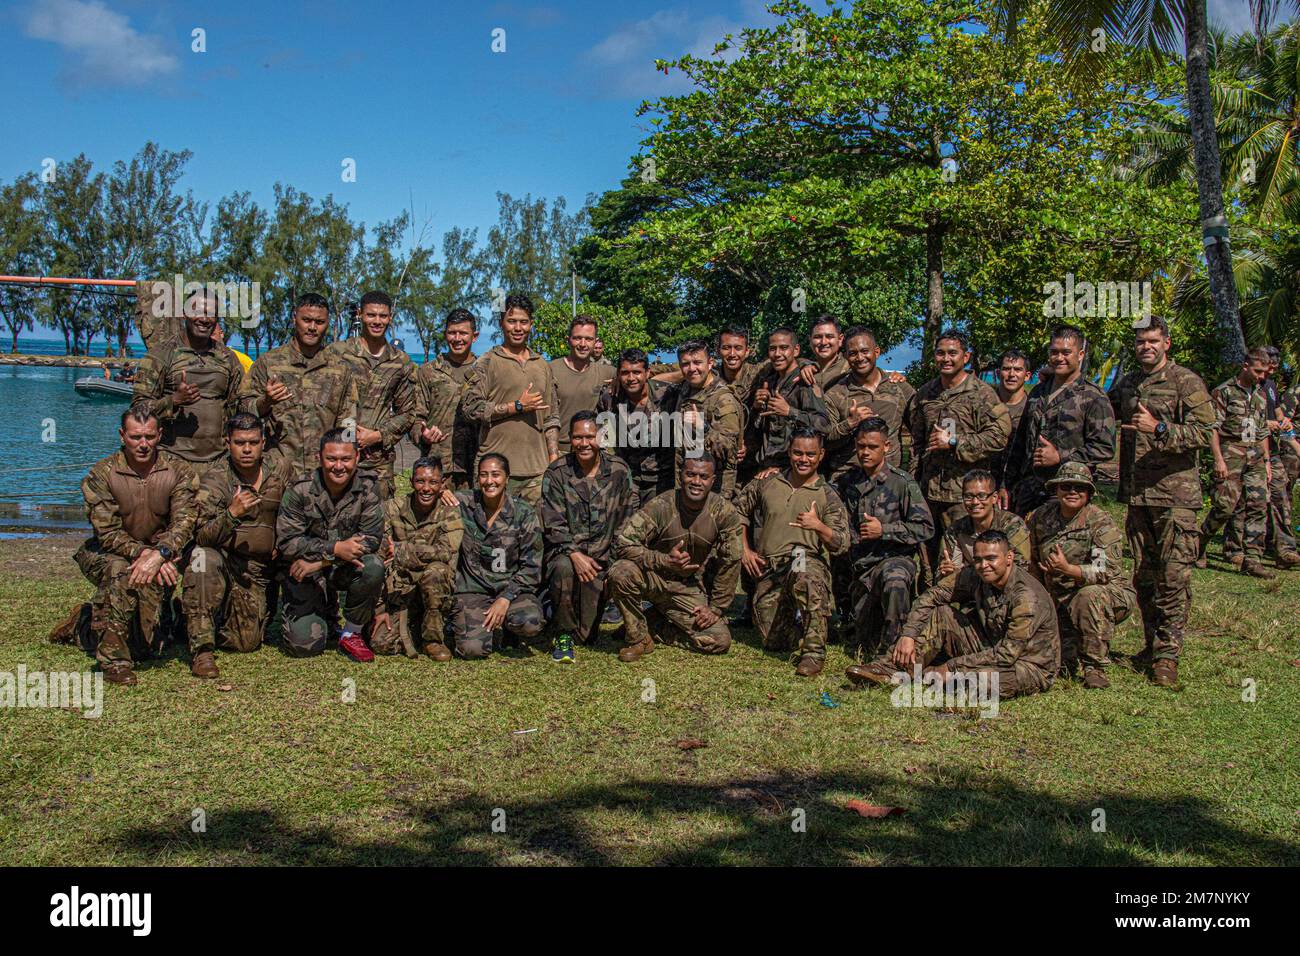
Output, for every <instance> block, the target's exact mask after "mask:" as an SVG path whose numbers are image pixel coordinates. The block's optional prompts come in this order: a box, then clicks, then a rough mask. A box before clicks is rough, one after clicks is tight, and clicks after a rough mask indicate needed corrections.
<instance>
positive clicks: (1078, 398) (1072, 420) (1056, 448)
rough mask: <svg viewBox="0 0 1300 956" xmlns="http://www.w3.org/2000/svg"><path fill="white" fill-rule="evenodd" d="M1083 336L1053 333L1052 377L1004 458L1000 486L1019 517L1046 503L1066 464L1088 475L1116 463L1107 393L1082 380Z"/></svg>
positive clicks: (1072, 331) (1032, 398) (1065, 330)
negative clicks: (1079, 467)
mask: <svg viewBox="0 0 1300 956" xmlns="http://www.w3.org/2000/svg"><path fill="white" fill-rule="evenodd" d="M1085 348H1086V346H1085V342H1084V337H1083V333H1082V332H1080V331H1079V330H1078V329H1076V328H1074V327H1073V326H1069V325H1063V326H1059V327H1057V328H1056V329H1054V330H1053V331H1052V339H1051V343H1050V344H1049V345H1048V350H1047V356H1048V357H1047V364H1048V365H1049V366H1050V367H1051V368H1052V371H1053V373H1054V374H1053V376H1052V377H1051V378H1044V379H1043V380H1042V381H1041V382H1039V383H1038V385H1036V386H1035V387H1034V390H1033V391H1032V392H1030V393H1029V398H1028V399H1027V400H1026V402H1025V410H1024V413H1023V414H1022V415H1021V417H1020V426H1019V428H1018V429H1017V430H1016V433H1015V437H1014V438H1012V440H1011V448H1010V450H1009V451H1008V452H1007V459H1006V470H1005V474H1004V475H1003V486H1004V487H1005V488H1007V489H1008V490H1009V491H1010V493H1011V500H1012V510H1013V511H1015V513H1016V514H1018V515H1021V516H1024V515H1027V514H1029V512H1030V511H1032V510H1034V509H1035V508H1037V507H1038V506H1039V505H1040V504H1042V503H1043V502H1044V501H1046V500H1047V496H1048V491H1047V484H1046V483H1047V482H1048V481H1050V480H1051V479H1052V478H1053V477H1054V476H1055V475H1056V472H1057V470H1058V469H1060V467H1061V466H1062V465H1063V464H1065V463H1066V462H1071V461H1078V462H1082V463H1083V464H1084V465H1086V466H1087V467H1088V471H1089V473H1092V472H1093V471H1094V470H1095V469H1096V468H1097V466H1098V465H1103V464H1108V463H1109V462H1110V461H1111V459H1113V458H1114V457H1115V413H1114V412H1113V411H1111V407H1110V401H1109V400H1108V399H1107V398H1106V393H1105V392H1103V391H1102V390H1101V389H1100V388H1098V387H1097V386H1096V385H1094V384H1093V383H1092V382H1090V381H1089V380H1088V379H1086V378H1085V377H1084V376H1083V372H1082V364H1083V356H1084V351H1085Z"/></svg>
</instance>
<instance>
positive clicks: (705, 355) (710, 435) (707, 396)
mask: <svg viewBox="0 0 1300 956" xmlns="http://www.w3.org/2000/svg"><path fill="white" fill-rule="evenodd" d="M677 361H678V363H679V364H680V365H681V367H682V375H683V377H684V381H683V382H682V384H681V385H678V386H676V387H675V388H674V389H673V394H672V397H671V399H670V405H671V408H672V410H673V411H676V412H678V413H680V415H681V420H682V430H683V443H682V444H683V447H681V448H679V449H677V455H676V482H675V484H676V485H677V487H681V483H682V480H683V479H682V476H683V474H684V465H685V463H686V462H687V461H688V460H690V456H691V455H694V454H697V453H698V452H699V451H700V450H701V439H702V442H703V444H702V448H703V451H704V452H706V453H707V454H708V455H709V456H710V457H711V458H712V459H713V460H714V461H715V462H716V463H717V470H716V474H715V476H714V487H713V490H714V491H716V492H717V493H718V494H720V495H721V496H722V497H723V498H725V499H727V500H728V501H730V500H731V499H732V498H734V497H735V495H736V456H737V454H738V450H739V447H740V429H741V422H742V412H741V409H740V404H739V403H738V402H737V401H736V397H735V395H734V394H733V393H732V391H731V389H729V388H728V387H727V386H726V385H725V384H723V382H722V380H721V379H719V378H718V377H717V375H715V374H714V373H713V372H712V371H710V370H709V349H708V346H706V345H705V344H704V343H703V342H686V343H685V344H683V345H682V346H681V347H680V348H679V349H678V350H677ZM692 439H694V441H693V442H692Z"/></svg>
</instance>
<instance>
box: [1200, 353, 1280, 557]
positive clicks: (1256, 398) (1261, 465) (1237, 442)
mask: <svg viewBox="0 0 1300 956" xmlns="http://www.w3.org/2000/svg"><path fill="white" fill-rule="evenodd" d="M1267 372H1268V354H1267V353H1266V352H1265V351H1264V350H1263V349H1251V350H1250V352H1249V353H1247V355H1246V358H1245V361H1243V362H1242V364H1241V370H1240V371H1239V372H1238V373H1237V375H1236V376H1235V377H1233V378H1230V379H1228V380H1227V381H1226V382H1224V383H1222V384H1221V385H1219V386H1218V387H1217V388H1215V389H1214V391H1212V392H1211V393H1210V401H1211V402H1212V403H1213V406H1214V414H1215V427H1214V431H1212V432H1211V433H1210V451H1211V452H1212V453H1213V455H1214V490H1213V492H1212V493H1211V507H1210V513H1209V514H1208V515H1206V516H1205V522H1204V523H1203V524H1202V525H1201V540H1200V548H1199V550H1198V552H1197V564H1198V565H1202V564H1203V563H1204V560H1205V549H1206V547H1207V545H1208V544H1209V542H1210V539H1211V538H1212V537H1214V535H1215V534H1217V533H1218V531H1219V529H1220V528H1222V527H1223V526H1224V525H1225V524H1226V523H1227V522H1228V519H1229V518H1231V517H1232V512H1233V509H1234V508H1236V506H1237V501H1238V500H1239V499H1240V498H1241V497H1242V496H1243V495H1244V496H1245V499H1246V510H1245V515H1244V519H1245V520H1244V525H1243V529H1244V534H1243V542H1244V546H1245V559H1244V560H1243V562H1242V565H1241V570H1242V571H1243V572H1244V573H1246V574H1249V575H1252V576H1254V577H1257V578H1264V579H1266V580H1268V579H1272V577H1273V573H1272V572H1271V571H1269V570H1268V569H1267V568H1265V567H1264V566H1263V565H1262V564H1261V563H1260V559H1261V558H1263V556H1264V537H1265V535H1266V533H1267V531H1268V479H1269V473H1268V472H1269V464H1268V434H1269V426H1268V421H1269V419H1268V406H1267V401H1266V399H1265V396H1264V390H1263V389H1262V388H1261V387H1260V386H1261V383H1262V382H1263V380H1264V376H1265V375H1266V374H1267Z"/></svg>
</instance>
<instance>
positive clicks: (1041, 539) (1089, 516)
mask: <svg viewBox="0 0 1300 956" xmlns="http://www.w3.org/2000/svg"><path fill="white" fill-rule="evenodd" d="M1028 524H1029V540H1030V545H1031V547H1032V555H1031V558H1030V560H1031V561H1032V564H1031V565H1030V567H1031V568H1032V569H1033V571H1034V574H1035V576H1036V577H1038V578H1040V579H1041V580H1042V582H1043V584H1044V585H1046V586H1047V590H1048V591H1049V592H1050V593H1051V595H1052V597H1053V598H1055V599H1056V600H1058V601H1061V600H1066V599H1069V598H1071V597H1073V596H1074V593H1075V592H1076V591H1078V590H1079V588H1081V587H1084V586H1085V585H1089V584H1107V585H1112V586H1114V587H1117V588H1121V589H1124V590H1127V591H1130V592H1132V590H1133V584H1132V582H1131V581H1130V580H1129V576H1128V575H1127V574H1125V573H1124V535H1123V534H1122V533H1121V532H1120V529H1119V528H1118V527H1116V525H1115V522H1114V521H1113V520H1112V519H1111V517H1110V515H1108V514H1106V512H1105V510H1104V509H1102V508H1100V507H1098V506H1097V505H1094V504H1092V503H1091V502H1089V504H1088V506H1087V507H1086V508H1084V509H1083V510H1082V511H1080V512H1079V513H1078V514H1077V515H1075V516H1074V517H1073V518H1071V519H1070V520H1069V521H1066V520H1065V518H1064V516H1063V515H1062V514H1061V503H1060V502H1059V501H1057V500H1056V499H1055V498H1052V499H1051V500H1050V501H1047V502H1046V503H1045V504H1043V505H1040V506H1039V507H1038V508H1035V509H1034V510H1033V511H1031V512H1030V513H1029V518H1028ZM1057 545H1060V547H1061V551H1062V552H1063V553H1064V554H1065V559H1066V560H1067V561H1069V562H1070V563H1071V564H1077V565H1078V566H1079V568H1080V569H1081V570H1082V571H1083V580H1082V581H1076V580H1075V579H1074V578H1072V577H1069V576H1067V575H1064V574H1060V573H1058V572H1056V571H1053V572H1051V573H1049V574H1044V573H1043V572H1042V571H1041V569H1039V567H1038V565H1039V563H1040V562H1045V561H1046V560H1047V557H1048V555H1050V554H1051V553H1052V552H1053V551H1055V550H1056V547H1057ZM1133 600H1134V603H1136V601H1137V595H1136V594H1134V595H1133Z"/></svg>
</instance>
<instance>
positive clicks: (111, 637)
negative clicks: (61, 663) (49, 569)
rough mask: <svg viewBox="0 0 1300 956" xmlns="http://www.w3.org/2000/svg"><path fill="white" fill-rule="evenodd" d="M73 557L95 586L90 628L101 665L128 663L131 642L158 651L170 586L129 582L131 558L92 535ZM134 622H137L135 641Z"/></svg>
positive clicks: (152, 651) (149, 650)
mask: <svg viewBox="0 0 1300 956" xmlns="http://www.w3.org/2000/svg"><path fill="white" fill-rule="evenodd" d="M73 560H74V561H76V562H77V567H79V568H81V573H82V574H84V575H85V576H86V579H87V580H88V581H90V583H91V584H93V585H95V588H96V590H95V596H94V597H93V598H91V600H90V628H91V632H92V633H93V634H94V635H95V639H96V641H95V659H96V660H98V661H99V663H100V666H101V667H106V666H108V665H109V664H112V663H114V662H115V661H126V662H128V663H130V661H131V645H132V644H135V645H136V646H137V647H138V649H139V650H140V652H141V653H144V654H156V653H158V652H159V651H160V650H161V649H162V635H161V633H160V632H159V628H158V624H159V619H160V618H161V616H162V605H163V602H164V601H167V600H169V598H170V595H171V588H164V587H163V586H162V585H159V584H148V585H145V586H144V587H130V586H128V584H127V576H128V575H129V573H130V571H131V562H130V561H128V560H127V559H126V558H123V557H119V556H118V555H116V554H109V553H108V552H106V551H104V550H103V549H102V548H101V547H100V546H99V541H97V540H96V539H95V538H89V539H87V540H86V541H85V543H83V544H82V546H81V547H80V548H79V549H77V553H76V554H75V555H73ZM133 624H134V625H135V626H136V631H135V640H134V641H133V640H132V625H133Z"/></svg>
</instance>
